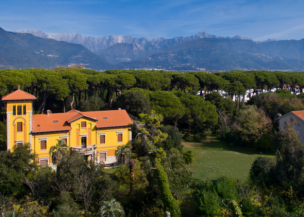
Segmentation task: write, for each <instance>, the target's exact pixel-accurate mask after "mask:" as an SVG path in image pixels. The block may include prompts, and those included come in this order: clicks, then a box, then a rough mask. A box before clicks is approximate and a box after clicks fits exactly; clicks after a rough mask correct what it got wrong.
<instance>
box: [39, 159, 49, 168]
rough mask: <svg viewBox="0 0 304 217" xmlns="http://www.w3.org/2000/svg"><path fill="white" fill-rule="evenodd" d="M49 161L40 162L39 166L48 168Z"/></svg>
mask: <svg viewBox="0 0 304 217" xmlns="http://www.w3.org/2000/svg"><path fill="white" fill-rule="evenodd" d="M48 163H49V161H48V160H40V161H39V164H40V165H41V166H43V167H46V166H47V165H48Z"/></svg>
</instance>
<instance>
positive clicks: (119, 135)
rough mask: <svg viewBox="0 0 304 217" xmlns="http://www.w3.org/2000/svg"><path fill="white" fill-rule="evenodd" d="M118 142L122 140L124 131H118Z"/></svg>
mask: <svg viewBox="0 0 304 217" xmlns="http://www.w3.org/2000/svg"><path fill="white" fill-rule="evenodd" d="M118 142H122V133H118Z"/></svg>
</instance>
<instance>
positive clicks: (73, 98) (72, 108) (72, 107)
mask: <svg viewBox="0 0 304 217" xmlns="http://www.w3.org/2000/svg"><path fill="white" fill-rule="evenodd" d="M74 96H75V93H74V92H73V96H72V102H71V110H73V104H74Z"/></svg>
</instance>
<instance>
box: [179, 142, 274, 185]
mask: <svg viewBox="0 0 304 217" xmlns="http://www.w3.org/2000/svg"><path fill="white" fill-rule="evenodd" d="M183 145H184V146H185V148H184V150H185V151H188V150H191V151H192V152H193V155H194V162H193V163H192V164H191V165H189V169H190V170H191V171H192V173H193V178H196V179H203V180H213V179H216V178H218V177H220V176H226V177H229V178H234V179H239V180H243V181H245V180H247V179H248V174H249V170H250V168H251V165H252V163H253V162H254V160H255V159H256V158H258V157H260V156H262V157H266V156H268V157H271V155H263V154H257V153H256V152H253V151H249V150H248V149H246V148H240V147H236V146H231V145H228V144H226V143H225V142H223V141H220V140H217V139H216V138H214V137H209V138H208V139H207V140H205V141H204V142H203V143H190V142H183Z"/></svg>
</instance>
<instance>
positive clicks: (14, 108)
mask: <svg viewBox="0 0 304 217" xmlns="http://www.w3.org/2000/svg"><path fill="white" fill-rule="evenodd" d="M13 115H16V106H15V105H14V106H13Z"/></svg>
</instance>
